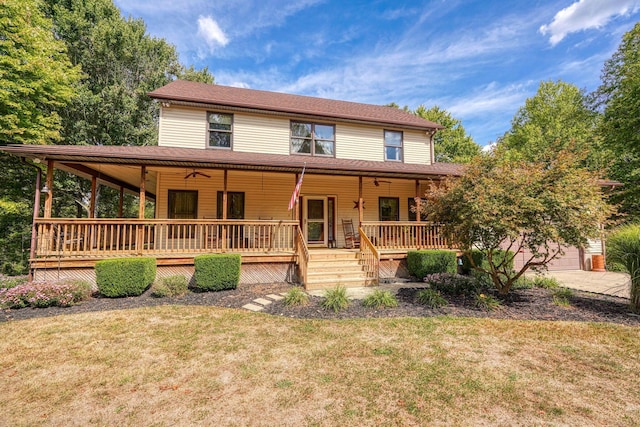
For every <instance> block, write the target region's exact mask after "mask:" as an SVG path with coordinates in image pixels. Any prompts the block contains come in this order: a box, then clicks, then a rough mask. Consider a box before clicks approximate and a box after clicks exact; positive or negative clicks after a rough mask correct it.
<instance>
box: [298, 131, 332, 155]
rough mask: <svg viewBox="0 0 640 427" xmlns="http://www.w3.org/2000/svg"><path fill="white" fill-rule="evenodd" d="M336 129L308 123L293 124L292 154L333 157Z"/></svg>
mask: <svg viewBox="0 0 640 427" xmlns="http://www.w3.org/2000/svg"><path fill="white" fill-rule="evenodd" d="M335 147H336V128H335V126H333V125H324V124H318V123H308V122H291V153H293V154H308V155H312V156H327V157H333V156H335V153H336V149H335Z"/></svg>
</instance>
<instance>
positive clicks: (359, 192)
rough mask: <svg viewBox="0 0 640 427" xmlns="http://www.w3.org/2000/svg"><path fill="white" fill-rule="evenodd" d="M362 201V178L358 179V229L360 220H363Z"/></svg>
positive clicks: (360, 223) (360, 224)
mask: <svg viewBox="0 0 640 427" xmlns="http://www.w3.org/2000/svg"><path fill="white" fill-rule="evenodd" d="M363 204H364V200H363V199H362V176H359V177H358V229H360V227H362V220H363V218H364V210H363V208H364V206H362V205H363Z"/></svg>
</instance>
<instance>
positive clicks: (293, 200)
mask: <svg viewBox="0 0 640 427" xmlns="http://www.w3.org/2000/svg"><path fill="white" fill-rule="evenodd" d="M306 168H307V165H305V166H304V167H303V168H302V174H300V179H298V183H297V184H296V188H294V189H293V194H292V195H291V200H289V209H288V210H291V209H293V207H294V206H295V205H296V203H298V195H299V194H300V187H302V178H303V177H304V170H305V169H306Z"/></svg>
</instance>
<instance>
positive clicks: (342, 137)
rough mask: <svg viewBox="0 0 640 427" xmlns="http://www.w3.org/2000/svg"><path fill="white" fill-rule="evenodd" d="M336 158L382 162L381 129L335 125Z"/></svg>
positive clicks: (382, 135) (382, 133)
mask: <svg viewBox="0 0 640 427" xmlns="http://www.w3.org/2000/svg"><path fill="white" fill-rule="evenodd" d="M336 158H338V159H356V160H370V161H374V162H383V161H384V132H383V129H382V128H381V127H373V126H357V125H351V124H342V123H338V124H336Z"/></svg>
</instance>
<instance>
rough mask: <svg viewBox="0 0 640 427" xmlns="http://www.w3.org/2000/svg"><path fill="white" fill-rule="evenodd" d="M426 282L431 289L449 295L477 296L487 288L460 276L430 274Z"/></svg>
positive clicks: (476, 281)
mask: <svg viewBox="0 0 640 427" xmlns="http://www.w3.org/2000/svg"><path fill="white" fill-rule="evenodd" d="M424 281H425V283H428V284H429V287H430V288H431V289H433V290H435V291H438V292H441V293H443V294H447V295H476V294H478V293H480V291H481V290H483V289H485V288H486V285H485V284H484V283H483V282H481V281H479V280H477V279H475V278H473V277H468V276H462V275H460V274H450V273H438V274H429V275H427V276H425V278H424Z"/></svg>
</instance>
